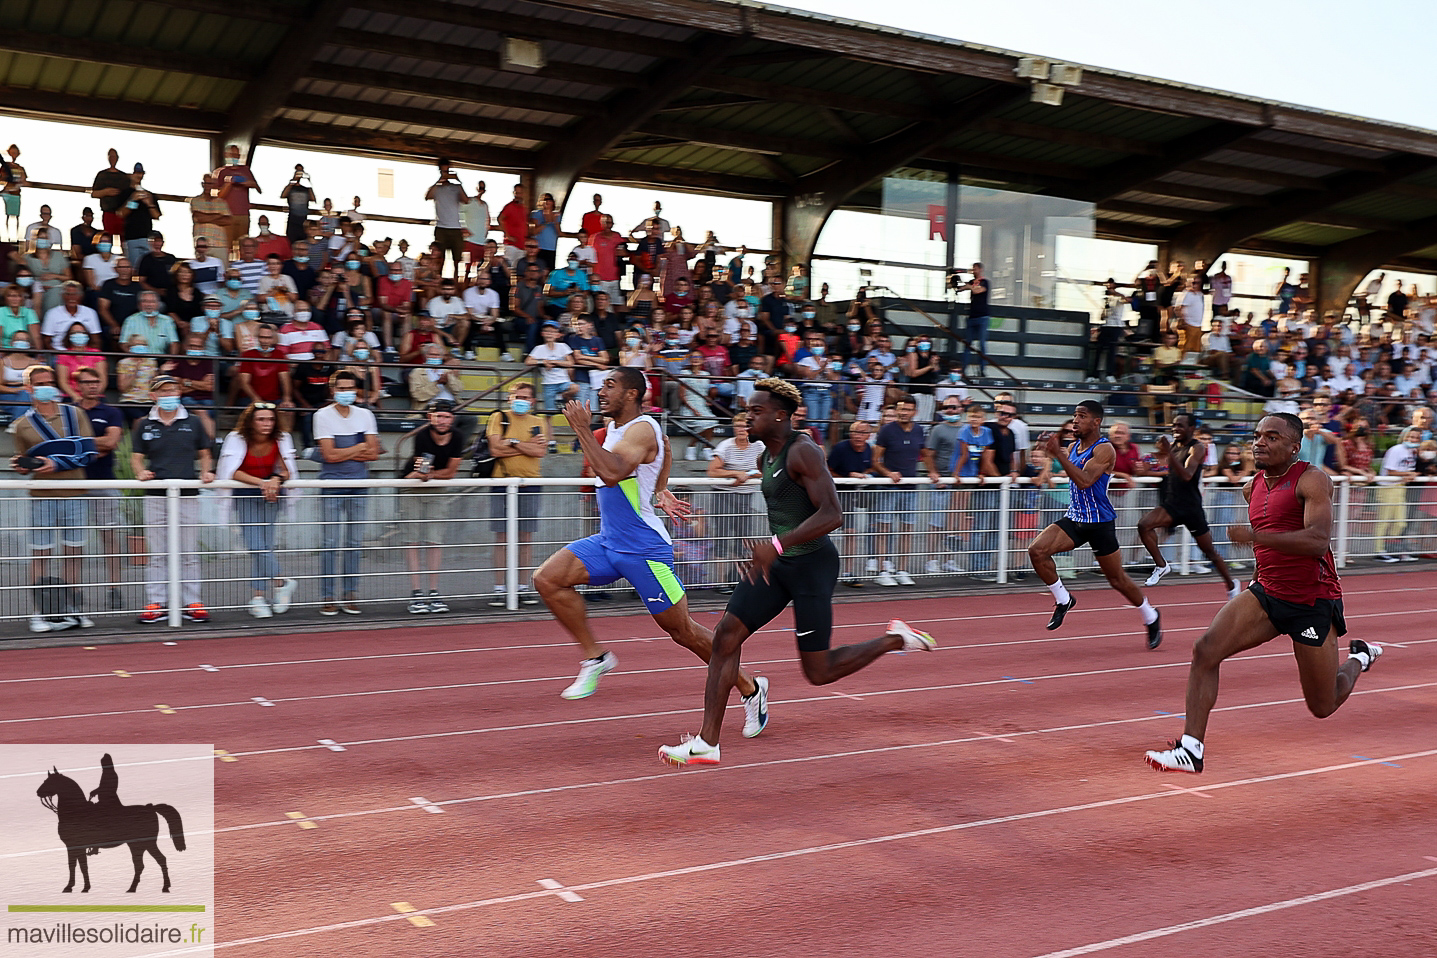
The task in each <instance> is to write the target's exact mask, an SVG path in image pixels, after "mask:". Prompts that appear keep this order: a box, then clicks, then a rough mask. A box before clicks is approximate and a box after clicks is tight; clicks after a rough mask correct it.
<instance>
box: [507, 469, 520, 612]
mask: <svg viewBox="0 0 1437 958" xmlns="http://www.w3.org/2000/svg"><path fill="white" fill-rule="evenodd" d="M504 530H505V532H504V591H505V593H506V595H505V596H504V607H505V608H507V609H508V610H509V611H510V612H514V611H516V610H517V609H518V608H519V484H518V483H517V482H514V481H513V480H510V481H509V482H508V484H507V485H505V487H504Z"/></svg>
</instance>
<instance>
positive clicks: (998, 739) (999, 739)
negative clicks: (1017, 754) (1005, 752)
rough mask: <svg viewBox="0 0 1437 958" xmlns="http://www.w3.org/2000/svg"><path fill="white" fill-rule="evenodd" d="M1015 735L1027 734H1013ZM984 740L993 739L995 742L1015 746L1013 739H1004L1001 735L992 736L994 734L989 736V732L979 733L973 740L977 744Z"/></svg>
mask: <svg viewBox="0 0 1437 958" xmlns="http://www.w3.org/2000/svg"><path fill="white" fill-rule="evenodd" d="M1013 734H1015V735H1019V734H1025V733H1020V732H1015V733H1013ZM983 739H991V740H992V741H994V742H1007V743H1008V744H1009V745H1012V744H1013V740H1012V739H1011V738H1004V737H1003V736H1001V735H992V734H989V733H988V732H979V733H977V734H975V735H974V736H973V740H974V741H975V742H976V741H980V740H983Z"/></svg>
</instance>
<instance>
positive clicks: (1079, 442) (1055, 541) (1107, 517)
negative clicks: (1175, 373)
mask: <svg viewBox="0 0 1437 958" xmlns="http://www.w3.org/2000/svg"><path fill="white" fill-rule="evenodd" d="M1073 435H1074V436H1076V437H1077V439H1076V441H1075V442H1074V443H1073V444H1072V445H1071V446H1070V447H1068V448H1067V449H1064V448H1063V446H1062V443H1060V442H1059V441H1058V434H1057V433H1056V432H1055V433H1052V434H1051V435H1049V436H1048V441H1047V450H1048V455H1050V456H1052V457H1053V459H1054V461H1056V462H1057V463H1059V464H1060V465H1061V466H1062V467H1063V471H1064V472H1065V473H1067V474H1068V488H1069V489H1070V490H1072V505H1070V506H1069V507H1068V512H1067V515H1065V516H1063V518H1061V519H1059V520H1058V521H1057V522H1055V523H1053V524H1052V525H1050V526H1048V528H1046V529H1044V530H1043V531H1042V532H1040V533H1038V537H1037V538H1036V539H1034V540H1033V544H1032V545H1030V546H1028V559H1029V561H1031V562H1032V563H1033V571H1034V572H1036V573H1038V578H1040V579H1042V580H1043V581H1044V582H1045V583H1047V585H1048V591H1049V592H1051V593H1053V602H1054V606H1053V616H1052V618H1050V619H1049V620H1048V629H1049V630H1050V631H1051V630H1053V629H1056V628H1057V627H1058V626H1060V625H1062V624H1063V617H1064V616H1066V615H1067V614H1068V612H1069V611H1070V610H1071V609H1072V608H1073V606H1075V605H1077V604H1078V600H1077V599H1075V598H1073V596H1072V595H1070V594H1069V592H1068V590H1067V589H1066V588H1064V587H1063V580H1061V579H1059V578H1058V569H1057V567H1056V566H1055V565H1054V564H1053V556H1054V555H1056V554H1057V553H1059V552H1067V551H1069V550H1070V549H1076V548H1077V547H1078V546H1080V545H1082V544H1083V543H1085V542H1086V543H1088V544H1089V545H1090V546H1092V547H1093V557H1094V558H1095V559H1097V560H1098V567H1099V568H1100V569H1102V570H1103V575H1105V576H1107V577H1108V585H1109V586H1111V587H1112V588H1113V589H1115V590H1116V591H1117V592H1119V593H1120V594H1121V595H1122V597H1123V598H1125V599H1127V600H1128V601H1129V602H1131V603H1132V604H1133V605H1135V606H1137V607H1138V611H1139V612H1141V613H1142V616H1143V627H1144V628H1145V629H1147V633H1148V648H1150V649H1155V648H1157V647H1158V646H1159V645H1161V644H1162V641H1163V625H1162V616H1161V615H1159V614H1158V610H1157V609H1154V608H1153V607H1152V605H1151V604H1149V602H1148V600H1147V599H1146V598H1145V597H1144V596H1143V593H1142V590H1141V589H1139V588H1138V585H1137V583H1136V582H1134V581H1133V580H1132V579H1130V578H1128V574H1127V573H1126V572H1124V571H1123V552H1122V549H1121V548H1120V547H1119V546H1118V531H1117V518H1118V514H1117V513H1116V512H1115V511H1114V510H1113V503H1112V501H1111V500H1110V499H1109V498H1108V480H1109V479H1110V478H1111V477H1112V474H1113V463H1114V462H1115V461H1116V458H1117V457H1116V456H1115V455H1114V453H1113V444H1112V443H1110V442H1108V440H1106V439H1104V438H1103V407H1102V406H1101V405H1100V404H1099V403H1096V402H1094V401H1093V400H1091V399H1085V400H1083V401H1082V402H1080V403H1078V405H1077V408H1075V409H1074V410H1073Z"/></svg>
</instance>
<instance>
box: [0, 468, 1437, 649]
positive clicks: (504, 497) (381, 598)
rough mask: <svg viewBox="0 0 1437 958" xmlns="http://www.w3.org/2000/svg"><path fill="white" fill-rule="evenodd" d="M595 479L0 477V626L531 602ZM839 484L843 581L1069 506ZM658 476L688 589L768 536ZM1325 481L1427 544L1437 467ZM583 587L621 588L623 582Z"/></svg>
mask: <svg viewBox="0 0 1437 958" xmlns="http://www.w3.org/2000/svg"><path fill="white" fill-rule="evenodd" d="M1155 482H1156V480H1155V479H1137V480H1134V481H1132V482H1131V483H1130V484H1127V485H1124V486H1120V485H1119V484H1118V483H1117V482H1114V484H1113V486H1112V487H1111V492H1112V500H1113V503H1114V506H1115V507H1116V509H1117V512H1118V528H1119V536H1120V541H1121V542H1122V544H1123V560H1124V563H1125V564H1127V565H1130V566H1142V565H1144V564H1146V563H1149V562H1150V561H1151V560H1150V559H1149V558H1148V557H1147V555H1146V552H1145V550H1144V549H1143V548H1142V546H1141V545H1140V544H1139V543H1138V539H1137V532H1136V525H1137V521H1138V519H1139V518H1140V517H1141V516H1142V515H1143V514H1144V513H1146V512H1147V511H1148V510H1149V509H1151V508H1152V507H1153V506H1154V505H1156V502H1157V492H1156V490H1155V488H1154V487H1153V486H1154V483H1155ZM592 483H593V481H592V480H586V479H567V478H565V479H561V478H553V479H537V480H532V479H531V480H525V479H492V480H490V479H455V480H448V481H434V482H428V483H421V482H419V481H417V480H403V479H369V480H363V481H349V482H345V483H343V484H342V485H341V483H338V482H332V481H328V482H327V481H320V480H296V481H293V482H290V483H288V484H286V489H287V490H288V498H287V499H286V501H285V503H284V504H283V505H281V506H275V507H268V506H264V505H262V504H261V500H259V499H258V497H255V496H253V495H242V494H233V495H232V494H231V493H232V492H235V491H239V492H241V493H242V492H244V491H247V490H250V489H252V488H253V487H245V486H241V485H239V484H237V483H232V482H216V483H213V484H210V485H202V484H201V483H199V482H197V481H178V480H170V481H154V482H149V483H143V484H142V483H137V482H128V481H121V480H116V481H109V482H96V481H87V482H86V483H85V487H86V489H87V490H89V492H88V494H86V495H83V496H75V497H47V496H45V493H47V492H53V491H69V490H70V489H73V488H74V486H73V485H72V484H71V483H67V482H61V481H56V480H46V481H40V480H36V481H29V482H16V481H11V482H0V566H3V569H4V572H3V576H4V580H3V581H4V584H5V585H6V586H7V588H5V589H4V591H3V593H0V595H3V600H0V635H10V636H12V637H13V636H18V635H19V634H22V633H23V632H24V631H25V629H26V623H27V620H30V621H31V622H33V621H34V618H35V617H38V618H42V619H46V620H47V621H57V620H58V621H63V619H64V618H65V617H66V616H69V615H73V616H74V617H75V618H76V619H78V618H79V617H80V616H81V615H83V616H84V617H86V618H89V619H90V620H92V621H94V620H99V621H100V622H102V623H103V622H105V621H106V620H110V621H111V622H113V620H114V617H117V616H119V617H124V618H123V620H122V621H123V622H124V623H126V626H127V627H128V625H129V623H132V622H133V621H134V617H135V616H136V615H138V614H140V613H142V612H144V611H145V610H146V606H152V607H155V608H152V610H151V615H152V616H154V617H156V618H157V619H159V622H157V623H156V624H157V625H158V624H168V625H170V626H179V625H181V623H182V622H183V621H184V618H185V611H186V607H187V606H188V605H189V604H190V603H191V602H198V603H201V604H202V605H203V607H204V608H205V609H206V610H207V611H208V612H213V613H218V614H219V615H220V616H231V617H237V616H243V615H244V614H245V613H246V612H247V611H249V609H250V603H251V599H252V597H253V596H254V595H255V594H256V593H257V592H258V593H259V594H262V595H266V596H269V597H271V598H273V596H274V585H275V584H276V582H282V581H284V580H285V579H293V580H295V581H296V582H297V583H298V586H297V589H296V590H295V594H294V599H293V606H292V608H291V610H290V611H289V612H287V613H285V614H286V615H288V616H300V617H305V618H309V617H310V616H312V615H313V614H314V613H315V612H316V611H320V610H323V609H324V607H325V606H326V605H330V606H332V607H334V608H332V609H331V612H332V614H341V612H342V610H343V606H344V605H345V604H348V606H349V609H352V610H354V613H355V614H360V613H363V612H364V611H370V612H375V611H380V610H381V609H383V610H384V611H386V612H396V611H399V609H400V608H402V607H403V603H404V602H407V601H409V600H411V599H412V598H413V597H414V596H413V593H414V591H415V590H420V592H422V593H423V597H424V598H427V596H428V593H429V592H430V590H434V591H436V592H437V593H438V596H439V597H442V598H443V599H444V601H446V602H453V603H454V604H455V608H454V611H456V612H476V611H488V609H489V608H490V607H491V606H492V607H496V608H504V609H510V610H514V609H518V608H520V607H521V606H528V605H537V604H538V598H537V596H536V595H535V594H534V593H533V592H532V591H531V586H530V582H531V579H532V575H533V570H534V569H535V568H536V567H537V566H538V565H539V564H541V563H542V562H543V560H544V559H545V558H546V557H548V556H549V555H550V554H551V553H553V552H554V551H556V550H558V549H559V548H561V547H563V546H564V545H565V544H567V543H569V542H571V541H573V540H574V539H578V538H581V537H583V536H587V535H591V534H593V533H595V532H597V531H598V514H597V512H596V511H595V507H594V499H593V496H592V493H591V492H590V491H589V490H588V488H587V487H589V486H591V485H592ZM838 484H839V498H840V500H841V502H842V505H843V508H844V513H845V525H844V528H843V529H842V530H841V531H840V532H838V533H836V534H835V536H834V539H835V542H836V544H837V546H838V548H839V550H840V553H841V554H842V556H843V565H842V579H843V580H844V581H845V582H846V583H848V584H857V585H867V586H879V587H880V590H881V587H882V586H884V585H887V584H889V582H890V581H898V582H904V581H905V576H906V578H907V579H910V580H911V581H912V582H913V583H914V584H915V585H917V586H919V587H923V586H929V587H938V586H948V585H953V584H956V583H957V582H959V581H961V580H963V579H968V580H975V579H976V580H981V581H987V582H998V583H1002V582H1009V581H1013V580H1014V579H1015V578H1022V577H1024V576H1025V575H1026V574H1028V573H1029V571H1030V570H1029V567H1028V561H1027V555H1026V549H1027V546H1028V543H1029V542H1030V541H1031V539H1032V538H1033V536H1034V535H1036V534H1037V532H1038V531H1039V530H1040V529H1042V528H1043V527H1044V526H1046V525H1048V524H1049V523H1050V522H1052V521H1054V520H1055V519H1057V518H1058V517H1060V516H1061V515H1062V514H1063V512H1064V510H1065V509H1066V508H1067V489H1066V486H1065V484H1064V483H1062V482H1059V483H1057V484H1056V485H1053V486H1049V487H1045V488H1039V487H1035V486H1033V485H1031V484H1030V483H1029V482H1028V481H1027V480H1008V479H1001V480H998V479H995V480H987V481H984V482H979V481H976V480H965V481H963V482H962V483H958V484H955V483H954V482H952V481H951V480H948V481H945V482H943V483H941V484H934V483H930V482H927V481H925V480H904V481H903V482H902V483H901V484H894V483H891V482H881V483H880V482H873V481H868V482H865V481H862V480H850V479H841V480H838ZM671 486H672V487H673V488H674V489H675V490H676V491H677V492H679V493H680V494H681V495H684V496H686V497H687V498H689V499H690V501H691V502H692V503H693V505H694V507H695V508H694V512H695V518H694V522H693V523H692V524H691V525H688V526H675V525H674V524H672V523H671V524H670V528H671V531H672V534H673V537H674V551H675V557H676V560H677V565H678V572H679V577H680V579H681V580H682V581H683V582H684V583H685V584H686V585H687V586H688V588H689V589H690V590H703V589H724V588H727V587H729V586H731V585H732V584H733V583H735V582H736V581H737V580H738V577H739V574H740V563H741V562H742V561H743V560H744V559H746V558H747V556H748V552H747V548H746V546H745V540H747V539H751V538H754V537H759V536H766V535H767V534H768V533H767V524H766V520H765V518H764V513H763V501H762V498H761V496H760V495H759V493H758V487H757V483H755V482H747V483H744V484H742V485H738V486H735V485H734V484H733V482H732V480H716V479H707V478H684V479H680V478H674V479H672V480H671ZM32 493H35V495H32ZM146 493H148V495H147V494H146ZM1334 498H1335V507H1336V515H1335V522H1334V532H1333V551H1334V553H1335V555H1336V557H1337V561H1338V564H1339V565H1346V564H1347V563H1348V562H1349V561H1350V560H1352V559H1360V558H1369V557H1373V556H1377V555H1383V554H1388V555H1392V556H1396V557H1399V558H1400V557H1402V556H1410V557H1415V556H1417V555H1432V554H1434V553H1437V483H1433V482H1428V481H1417V482H1413V483H1409V484H1397V485H1378V484H1372V483H1357V482H1350V481H1348V480H1346V479H1343V478H1339V479H1338V480H1337V490H1336V495H1335V497H1334ZM1205 500H1206V508H1207V514H1208V519H1209V521H1210V522H1211V524H1212V527H1213V538H1214V541H1215V542H1216V544H1217V546H1218V548H1219V549H1220V550H1221V553H1222V554H1223V555H1224V557H1226V558H1228V559H1230V560H1232V561H1233V562H1235V563H1237V564H1238V568H1239V569H1241V568H1244V567H1246V568H1251V562H1252V554H1251V551H1250V550H1249V549H1247V548H1246V547H1242V546H1233V545H1231V544H1229V543H1228V542H1227V536H1226V526H1227V525H1228V524H1229V523H1233V522H1243V521H1245V520H1246V510H1245V505H1244V503H1243V501H1242V494H1241V491H1240V490H1239V489H1237V488H1234V487H1230V486H1229V487H1223V486H1217V485H1209V486H1208V488H1207V490H1206V495H1205ZM40 547H44V548H40ZM1164 548H1165V552H1166V555H1167V556H1168V559H1169V561H1170V562H1172V563H1174V564H1175V565H1176V567H1177V570H1178V571H1179V572H1180V573H1182V574H1188V573H1191V572H1194V571H1198V572H1200V571H1203V569H1202V567H1201V566H1199V565H1198V563H1199V562H1200V560H1201V556H1200V555H1199V554H1198V552H1197V549H1196V547H1195V545H1194V544H1193V543H1192V541H1191V538H1190V536H1189V535H1188V533H1187V532H1186V530H1183V531H1181V532H1180V533H1179V534H1178V535H1175V536H1173V537H1171V538H1170V539H1169V540H1168V542H1167V544H1166V545H1165V547H1164ZM41 557H43V558H41ZM1058 565H1059V570H1060V573H1061V574H1062V575H1064V576H1074V575H1077V574H1078V573H1080V572H1082V571H1085V570H1088V569H1092V568H1095V567H1096V565H1095V563H1094V562H1093V561H1092V557H1091V553H1090V552H1089V551H1088V550H1086V549H1082V550H1078V551H1076V552H1075V553H1072V554H1067V555H1064V556H1059V557H1058ZM900 573H902V574H903V575H900ZM885 575H891V576H892V577H893V579H892V580H890V579H885V578H882V577H884V576H885ZM586 591H588V592H608V593H618V592H624V591H626V586H625V585H624V584H622V583H620V584H616V585H615V586H611V587H608V588H606V589H603V590H597V589H586ZM882 591H884V592H885V594H886V590H882ZM343 611H347V610H343ZM233 620H234V619H233V618H232V619H231V621H233ZM61 627H62V628H63V627H65V626H63V625H62V626H61ZM36 631H42V630H40V629H37V630H36Z"/></svg>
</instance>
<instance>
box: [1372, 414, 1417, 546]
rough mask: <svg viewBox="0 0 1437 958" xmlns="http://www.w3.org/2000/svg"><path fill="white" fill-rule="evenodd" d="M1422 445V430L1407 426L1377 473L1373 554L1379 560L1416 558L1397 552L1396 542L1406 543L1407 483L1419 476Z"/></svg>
mask: <svg viewBox="0 0 1437 958" xmlns="http://www.w3.org/2000/svg"><path fill="white" fill-rule="evenodd" d="M1421 445H1422V431H1421V430H1420V429H1410V428H1409V429H1408V430H1407V431H1405V432H1404V433H1403V434H1402V441H1401V442H1399V443H1396V444H1395V445H1393V446H1392V447H1391V448H1390V449H1388V450H1387V452H1386V453H1385V454H1384V455H1383V457H1382V467H1381V470H1380V471H1379V472H1378V475H1377V487H1376V490H1375V495H1376V498H1377V525H1376V528H1375V529H1374V530H1373V533H1372V536H1373V543H1372V546H1373V551H1374V552H1376V553H1377V554H1376V555H1374V556H1373V558H1374V559H1376V560H1377V561H1378V562H1416V561H1417V557H1416V556H1415V555H1413V554H1412V553H1411V552H1394V551H1392V550H1393V546H1394V545H1406V544H1407V540H1406V538H1405V534H1406V532H1407V484H1408V483H1409V482H1411V481H1412V480H1413V479H1415V478H1416V477H1417V462H1418V459H1417V450H1418V448H1419V447H1420V446H1421Z"/></svg>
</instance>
